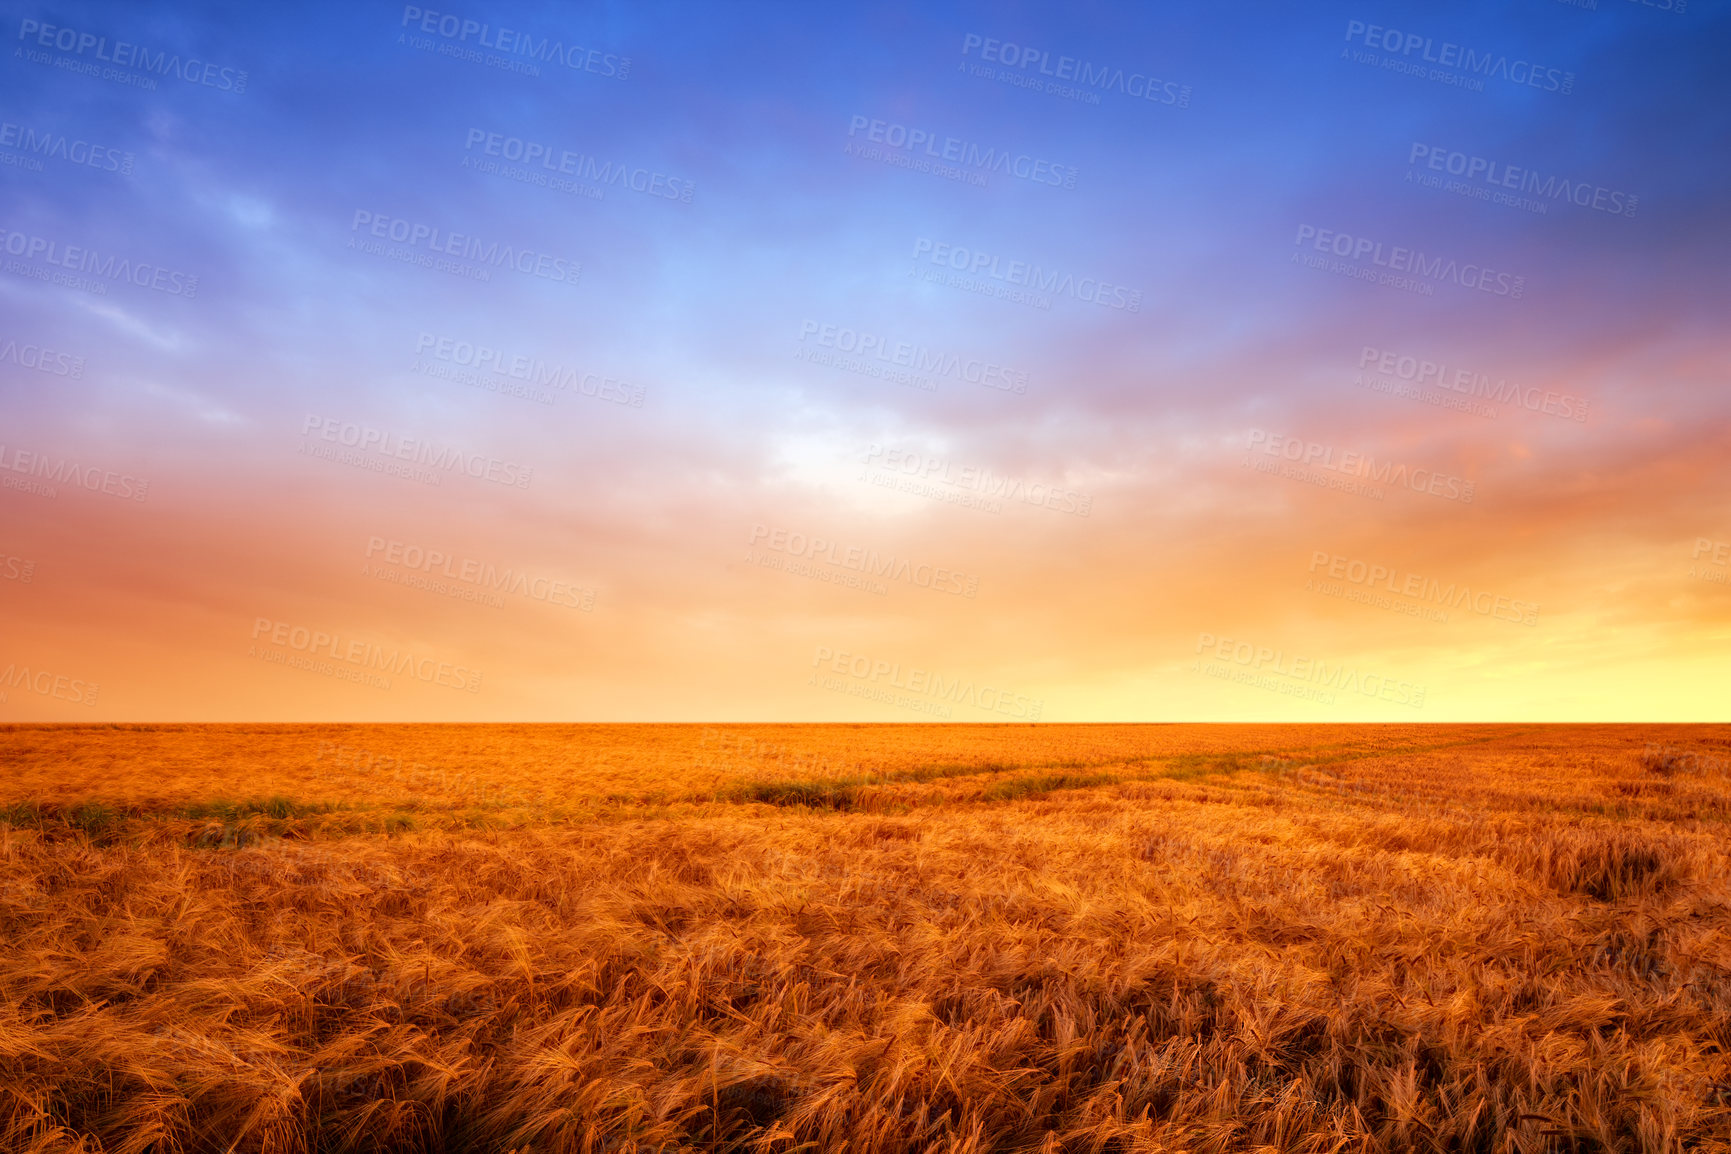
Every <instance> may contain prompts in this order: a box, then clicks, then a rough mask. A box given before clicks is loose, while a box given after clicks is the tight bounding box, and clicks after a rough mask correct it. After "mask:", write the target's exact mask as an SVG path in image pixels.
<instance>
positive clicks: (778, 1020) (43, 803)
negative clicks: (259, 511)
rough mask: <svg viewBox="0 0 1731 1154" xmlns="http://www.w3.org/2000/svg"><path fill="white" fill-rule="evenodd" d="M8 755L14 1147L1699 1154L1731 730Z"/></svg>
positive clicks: (183, 742) (453, 729)
mask: <svg viewBox="0 0 1731 1154" xmlns="http://www.w3.org/2000/svg"><path fill="white" fill-rule="evenodd" d="M0 758H3V759H4V765H5V773H4V776H3V778H0V939H3V943H4V950H3V952H0V1148H3V1149H5V1150H7V1151H33V1152H47V1151H116V1152H118V1151H128V1152H131V1151H153V1152H157V1151H160V1152H178V1151H270V1152H284V1154H287V1152H300V1151H315V1150H317V1151H323V1150H409V1151H438V1150H472V1151H500V1152H505V1151H634V1150H642V1151H650V1150H668V1151H672V1150H692V1151H721V1150H750V1151H766V1152H767V1151H776V1152H787V1151H800V1150H807V1151H826V1152H827V1151H846V1152H861V1154H863V1152H868V1151H957V1152H959V1151H999V1150H1002V1151H1077V1152H1079V1151H1089V1152H1096V1151H1156V1150H1171V1151H1177V1150H1187V1151H1240V1150H1242V1151H1261V1150H1281V1151H1288V1150H1290V1151H1315V1152H1318V1154H1332V1152H1335V1151H1358V1150H1364V1151H1406V1150H1473V1151H1648V1150H1652V1151H1659V1150H1718V1151H1724V1150H1731V934H1728V929H1731V905H1728V902H1731V870H1728V868H1727V864H1728V863H1727V852H1728V851H1727V837H1726V831H1727V822H1728V820H1731V771H1728V768H1727V767H1728V765H1731V727H1706V726H1701V727H1685V726H1597V727H1595V726H1512V725H1510V726H1442V725H1439V726H1369V725H1366V726H1299V725H1271V726H1109V725H1099V726H1067V725H1040V726H1007V725H1006V726H983V725H982V726H944V725H930V726H890V725H872V726H855V725H833V726H714V727H706V726H388V725H376V726H332V725H324V726H111V727H93V726H86V727H75V726H25V725H14V726H7V727H4V728H0Z"/></svg>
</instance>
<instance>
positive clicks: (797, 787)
mask: <svg viewBox="0 0 1731 1154" xmlns="http://www.w3.org/2000/svg"><path fill="white" fill-rule="evenodd" d="M724 796H725V797H726V799H727V800H729V801H745V802H760V803H762V804H764V805H787V806H804V807H806V808H809V809H839V810H848V809H852V808H853V807H854V804H855V803H856V802H857V801H858V800H859V786H858V785H857V784H856V783H853V782H847V781H756V782H752V783H751V784H749V785H742V786H740V787H738V788H737V789H734V790H731V791H729V792H728V793H727V794H725V795H724Z"/></svg>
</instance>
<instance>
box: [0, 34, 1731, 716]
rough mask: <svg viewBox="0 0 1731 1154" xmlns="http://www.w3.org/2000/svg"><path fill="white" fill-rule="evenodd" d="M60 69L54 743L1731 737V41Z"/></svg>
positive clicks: (811, 41)
mask: <svg viewBox="0 0 1731 1154" xmlns="http://www.w3.org/2000/svg"><path fill="white" fill-rule="evenodd" d="M3 13H4V22H3V23H0V29H3V30H4V35H5V37H6V38H7V39H9V40H10V42H11V47H10V51H8V52H7V53H6V54H5V59H4V67H3V68H0V197H3V205H4V208H3V211H0V248H3V249H4V252H3V253H0V262H3V263H0V721H13V722H21V721H62V722H67V721H83V722H94V721H245V720H252V721H313V720H331V721H349V720H354V721H368V720H379V721H386V720H410V721H415V720H427V721H432V720H450V721H505V720H528V721H540V720H545V721H887V722H893V721H914V722H917V721H934V720H940V721H955V722H993V721H1000V722H1001V721H1013V722H1026V721H1260V720H1270V721H1272V720H1299V721H1401V722H1411V721H1475V720H1483V721H1508V720H1534V721H1603V720H1629V721H1639V720H1675V721H1687V720H1710V719H1717V720H1723V719H1724V717H1725V707H1726V702H1727V690H1726V686H1727V685H1728V684H1731V676H1728V675H1731V659H1728V652H1731V651H1728V648H1727V641H1728V640H1731V502H1728V500H1727V498H1728V496H1731V453H1728V450H1731V425H1728V423H1727V416H1728V413H1731V387H1728V386H1731V325H1728V324H1727V312H1728V309H1727V306H1728V304H1731V291H1728V288H1731V286H1728V284H1727V281H1728V278H1731V272H1728V269H1731V265H1728V262H1727V261H1726V251H1727V249H1726V245H1727V241H1728V240H1731V172H1728V166H1731V147H1728V145H1731V132H1728V128H1731V71H1728V70H1727V69H1726V68H1725V67H1724V60H1725V58H1726V55H1727V50H1728V49H1731V16H1728V15H1727V10H1726V8H1725V7H1724V5H1723V4H1717V3H1706V2H1703V0H1647V2H1637V0H1597V3H1596V4H1594V3H1592V2H1591V0H1586V2H1582V3H1563V2H1559V0H1515V2H1509V3H1463V4H1454V5H1434V4H1428V3H1419V2H1408V0H1348V2H1344V3H1336V2H1333V0H1324V2H1320V3H1314V4H1303V5H1287V4H1276V3H1272V2H1263V3H1207V4H1203V3H1188V4H1171V3H1158V4H1152V5H1144V4H1118V5H1106V4H1062V5H1060V4H1046V5H1021V4H996V3H994V4H984V3H982V4H977V5H943V4H926V3H921V4H900V5H882V4H872V5H861V4H851V5H842V4H837V5H807V6H796V5H786V4H751V3H747V4H737V5H723V6H710V5H674V4H654V3H650V4H625V3H620V4H614V5H590V4H551V3H549V4H534V3H516V4H484V3H479V2H465V3H464V4H463V5H462V6H461V7H455V8H447V7H430V6H427V7H423V6H416V5H402V6H398V5H390V4H359V5H349V4H311V5H282V6H250V5H238V6H237V5H216V4H209V5H194V4H160V3H158V4H148V3H147V4H118V3H108V4H94V3H93V4H60V5H55V4H44V5H32V4H26V5H22V6H20V5H5V6H3Z"/></svg>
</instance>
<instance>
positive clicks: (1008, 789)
mask: <svg viewBox="0 0 1731 1154" xmlns="http://www.w3.org/2000/svg"><path fill="white" fill-rule="evenodd" d="M1118 780H1119V778H1118V777H1116V776H1115V775H1113V774H1110V773H1034V774H1029V775H1028V776H1026V777H1012V778H1010V779H1009V780H1008V781H1000V782H998V783H997V784H996V785H994V786H992V788H990V789H988V790H987V791H986V798H985V799H986V800H987V801H1026V800H1029V799H1031V798H1041V797H1045V796H1046V795H1047V794H1049V793H1056V792H1058V791H1059V790H1065V789H1088V788H1090V787H1091V786H1096V785H1115V784H1116V783H1117V782H1118Z"/></svg>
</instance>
